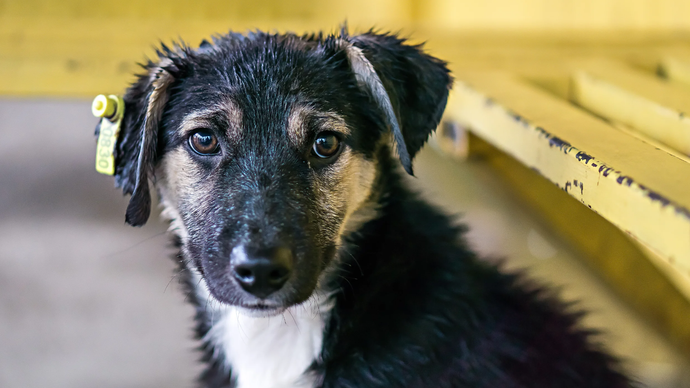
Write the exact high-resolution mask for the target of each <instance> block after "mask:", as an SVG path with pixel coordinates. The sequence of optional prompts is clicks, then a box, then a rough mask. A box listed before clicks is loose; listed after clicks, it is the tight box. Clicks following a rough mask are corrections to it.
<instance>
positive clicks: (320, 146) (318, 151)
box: [312, 132, 340, 159]
mask: <svg viewBox="0 0 690 388" xmlns="http://www.w3.org/2000/svg"><path fill="white" fill-rule="evenodd" d="M339 149H340V140H338V138H337V137H336V136H335V135H334V134H332V133H330V132H326V133H322V134H320V135H319V137H317V138H316V140H314V147H313V148H312V150H313V151H314V155H316V156H318V157H319V158H321V159H327V158H330V157H333V156H334V155H335V154H337V153H338V150H339Z"/></svg>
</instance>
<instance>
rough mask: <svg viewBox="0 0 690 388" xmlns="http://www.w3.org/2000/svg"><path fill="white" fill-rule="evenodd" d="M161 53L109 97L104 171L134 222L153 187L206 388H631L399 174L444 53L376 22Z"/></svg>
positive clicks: (436, 97)
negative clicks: (371, 26) (114, 114)
mask: <svg viewBox="0 0 690 388" xmlns="http://www.w3.org/2000/svg"><path fill="white" fill-rule="evenodd" d="M159 56H160V58H159V60H158V61H157V62H149V63H148V64H147V65H146V66H145V68H146V71H147V73H146V74H144V75H142V76H140V77H139V78H138V81H137V82H135V83H134V84H133V85H132V87H131V88H130V89H129V90H128V91H127V93H126V94H125V96H124V101H125V106H126V109H125V116H124V120H123V122H122V132H121V134H120V138H119V141H118V143H117V147H116V149H115V158H116V171H115V177H116V181H117V184H118V185H119V186H120V187H122V189H123V191H124V192H125V193H126V194H131V195H132V197H131V200H130V203H129V207H128V209H127V222H128V223H130V224H132V225H135V226H138V225H142V224H144V223H145V222H146V220H147V218H148V216H149V212H150V193H149V181H153V182H154V184H155V187H156V188H157V190H158V192H159V195H160V198H161V202H162V204H163V206H164V211H163V215H164V216H165V217H167V218H168V219H169V220H170V224H171V231H172V234H173V235H174V236H175V241H176V244H177V246H178V247H179V249H180V253H179V255H177V258H178V259H179V263H180V269H181V272H182V276H184V277H185V280H186V282H185V283H186V285H187V291H188V293H189V297H190V299H191V300H192V301H193V302H194V304H195V306H196V311H197V315H196V319H197V323H198V326H197V335H198V337H199V339H201V340H202V341H203V351H204V358H203V359H204V361H205V362H207V363H208V368H207V369H206V371H205V373H204V374H203V375H202V377H201V382H202V385H203V386H204V387H240V388H262V387H267V388H268V387H324V388H335V387H342V388H362V387H433V388H442V387H475V388H476V387H487V388H496V387H503V388H509V387H557V388H564V387H602V388H604V387H605V388H613V387H629V386H631V383H630V381H629V380H628V379H627V378H626V377H624V376H623V375H622V374H620V373H619V372H618V364H617V362H616V361H615V360H614V359H613V358H611V357H610V356H608V355H606V354H605V353H603V352H601V351H600V350H598V349H597V347H596V346H594V345H592V344H590V343H589V342H588V333H587V332H586V331H583V330H581V329H578V328H576V324H577V321H578V314H573V313H567V312H565V311H564V308H563V305H562V304H560V303H559V302H557V301H556V300H555V299H553V298H551V297H549V296H548V295H545V294H544V292H542V291H540V290H538V289H535V288H533V287H528V286H526V285H525V283H524V282H523V281H521V279H520V278H519V277H517V276H513V275H506V274H502V273H500V272H499V271H498V270H497V269H496V268H495V267H493V266H491V265H488V264H486V263H484V262H482V261H481V260H478V258H477V257H476V255H475V254H474V253H472V252H471V251H470V250H468V248H467V247H466V245H465V243H464V242H463V241H462V232H463V227H460V226H455V225H454V224H453V222H452V221H451V220H450V219H449V218H448V217H446V216H445V215H443V214H441V212H439V211H438V210H437V209H435V208H434V207H432V206H430V205H428V204H427V203H425V202H423V201H421V200H420V199H418V198H417V196H416V195H415V194H413V193H411V192H410V191H409V190H408V189H407V188H406V187H405V184H404V182H403V176H402V174H401V169H400V167H399V166H400V165H402V167H403V168H404V169H405V171H407V173H409V174H412V164H411V160H412V158H413V157H414V155H415V154H416V153H417V151H419V149H420V148H421V147H422V145H423V144H424V143H425V141H426V140H427V137H428V136H429V135H430V133H431V132H432V131H433V130H434V129H435V128H436V126H437V124H438V122H439V120H440V118H441V115H442V113H443V110H444V107H445V104H446V98H447V96H448V92H449V89H450V87H451V83H452V78H451V76H450V75H449V71H448V69H447V68H446V64H445V63H444V62H442V61H440V60H438V59H436V58H433V57H431V56H429V55H426V54H425V53H423V51H422V49H421V47H420V46H411V45H406V44H405V42H404V41H403V40H401V39H399V38H397V37H396V36H393V35H388V34H377V33H374V32H369V33H365V34H362V35H358V36H350V35H348V34H347V33H346V32H341V33H340V34H336V35H328V36H324V35H321V34H319V35H309V36H297V35H292V34H286V35H271V34H265V33H261V32H256V33H250V34H248V35H241V34H235V33H230V34H227V35H223V36H218V37H215V38H214V39H213V40H212V42H208V41H204V42H202V44H201V45H200V47H199V48H197V49H192V48H189V47H187V46H184V45H176V46H174V47H173V48H168V47H165V46H163V48H162V50H161V52H160V53H159ZM154 177H155V180H154Z"/></svg>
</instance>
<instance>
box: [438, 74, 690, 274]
mask: <svg viewBox="0 0 690 388" xmlns="http://www.w3.org/2000/svg"><path fill="white" fill-rule="evenodd" d="M458 78H459V79H460V80H462V81H460V82H457V83H456V86H455V89H454V92H453V95H452V98H451V100H450V102H449V105H448V109H447V116H448V117H449V118H452V119H454V120H455V121H458V122H460V123H463V124H465V125H467V126H468V127H469V128H471V130H472V131H473V132H475V133H477V134H479V135H480V136H482V137H483V138H485V139H486V140H487V141H489V142H491V143H492V144H494V145H495V146H496V147H498V148H499V149H501V150H503V151H505V152H506V153H508V154H509V155H511V156H513V157H515V158H516V159H518V160H519V161H520V162H521V163H524V164H525V165H526V166H528V167H529V168H532V169H534V170H536V171H538V172H539V173H540V174H541V175H543V176H544V177H546V178H547V179H549V180H550V181H551V182H553V183H555V184H556V185H557V186H558V187H560V188H562V189H563V190H565V191H567V192H568V193H569V194H570V195H571V196H573V197H574V198H576V199H577V200H579V201H580V202H582V203H583V204H584V205H586V206H587V207H589V208H591V209H592V210H593V211H595V212H597V213H598V214H600V215H601V216H603V217H604V218H606V219H607V220H609V221H610V222H611V223H613V224H614V225H616V226H618V227H619V228H620V229H621V230H623V231H625V232H626V233H629V234H630V235H631V236H633V237H634V238H636V239H638V240H640V241H642V242H644V243H645V244H646V245H647V246H649V247H651V248H652V249H653V250H654V251H655V252H657V253H658V254H659V255H660V256H661V257H664V258H665V259H666V260H667V261H668V262H669V263H671V264H672V265H673V266H674V268H676V269H677V270H678V271H680V272H682V273H684V274H688V273H690V195H689V194H688V193H690V180H688V179H687V177H688V176H690V164H688V163H686V162H685V161H683V160H680V159H678V158H675V157H673V156H672V155H669V154H668V153H666V152H664V151H662V150H659V149H656V148H654V147H652V146H650V145H649V144H647V143H645V142H642V141H640V140H639V139H636V138H634V137H631V136H628V135H626V134H623V133H621V132H620V131H618V130H616V129H615V128H613V127H611V126H609V125H607V124H606V123H604V122H602V121H601V120H599V119H596V118H594V117H592V116H590V115H588V114H586V113H585V112H583V111H581V110H579V109H577V108H575V107H573V106H571V105H569V104H568V103H567V102H565V101H562V100H559V99H557V98H555V97H553V96H551V95H549V94H546V93H545V92H542V91H540V90H538V89H536V88H534V87H532V86H529V85H527V84H525V83H524V82H521V81H519V80H517V79H515V78H514V77H513V76H511V75H509V74H506V73H501V72H466V73H462V74H459V75H458ZM469 85H471V86H469Z"/></svg>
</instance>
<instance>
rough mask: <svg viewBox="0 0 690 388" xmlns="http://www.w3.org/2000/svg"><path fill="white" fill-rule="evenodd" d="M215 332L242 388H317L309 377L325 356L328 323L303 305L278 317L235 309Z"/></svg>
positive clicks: (214, 335)
mask: <svg viewBox="0 0 690 388" xmlns="http://www.w3.org/2000/svg"><path fill="white" fill-rule="evenodd" d="M212 330H213V337H214V340H215V341H217V342H216V346H219V347H221V348H222V349H223V352H224V353H225V357H226V360H227V362H228V363H229V364H230V365H229V366H230V367H231V368H232V371H233V374H235V376H237V383H238V384H237V386H238V388H293V387H300V388H301V387H304V388H307V387H313V386H314V378H313V376H310V375H309V374H308V373H307V374H305V373H304V372H305V371H306V370H307V368H309V366H310V365H311V364H312V362H314V360H315V359H316V358H317V357H318V356H319V354H320V352H321V344H322V340H323V330H324V320H323V318H322V315H321V313H319V312H318V311H312V309H310V308H308V307H307V308H305V307H301V306H298V307H296V308H293V309H290V310H288V311H285V312H284V313H283V314H282V315H278V316H273V317H250V316H247V315H243V313H241V312H240V311H237V308H232V307H231V308H228V309H227V310H226V311H224V312H223V316H222V318H221V319H220V320H219V321H218V322H217V323H216V324H215V325H214V326H213V329H212Z"/></svg>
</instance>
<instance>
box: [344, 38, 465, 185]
mask: <svg viewBox="0 0 690 388" xmlns="http://www.w3.org/2000/svg"><path fill="white" fill-rule="evenodd" d="M345 30H346V29H344V32H342V33H341V35H342V39H343V40H345V41H347V42H348V44H346V45H345V51H346V53H347V56H348V61H349V63H350V67H351V69H352V71H353V72H354V74H355V76H356V78H357V81H358V83H359V85H360V87H361V88H362V89H364V90H365V91H366V92H367V93H368V94H369V96H370V97H371V98H372V100H373V102H374V103H375V104H376V106H377V107H378V109H379V111H380V112H381V113H382V114H383V118H384V120H385V122H386V124H387V125H388V127H389V129H390V131H391V133H392V134H393V137H394V139H395V146H396V148H397V153H398V156H399V158H400V162H401V163H402V165H403V167H404V168H405V171H407V172H408V173H409V174H410V175H412V158H414V156H415V154H416V153H417V151H419V149H420V148H421V147H422V146H423V145H424V143H425V142H426V141H427V138H428V137H429V135H430V134H431V132H433V131H434V130H435V129H436V126H437V125H438V123H439V121H440V120H441V115H442V114H443V110H444V109H445V106H446V100H447V98H448V92H449V90H450V88H451V85H452V83H453V78H452V77H451V75H450V71H449V70H448V68H447V66H446V63H445V62H443V61H441V60H439V59H437V58H434V57H432V56H430V55H428V54H426V53H424V51H423V49H422V46H421V45H409V44H407V43H406V42H405V40H404V39H401V38H398V37H397V36H395V35H390V34H378V33H375V32H373V31H369V32H367V33H365V34H362V35H357V36H352V37H350V36H347V33H346V32H345Z"/></svg>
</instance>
